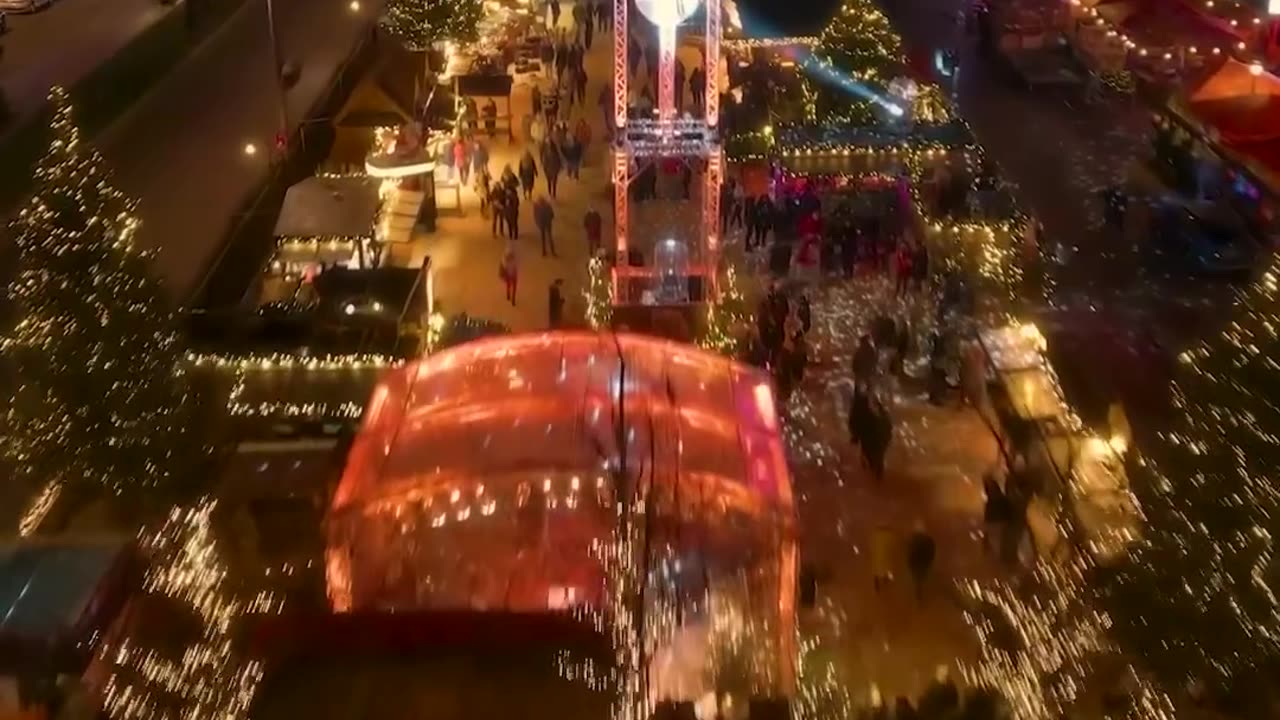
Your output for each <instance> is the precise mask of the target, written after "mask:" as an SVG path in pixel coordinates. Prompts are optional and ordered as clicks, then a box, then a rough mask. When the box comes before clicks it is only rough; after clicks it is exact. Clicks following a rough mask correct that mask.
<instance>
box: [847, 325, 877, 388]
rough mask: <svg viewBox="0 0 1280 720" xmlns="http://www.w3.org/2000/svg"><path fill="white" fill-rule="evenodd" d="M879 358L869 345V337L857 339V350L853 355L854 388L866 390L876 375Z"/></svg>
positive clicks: (872, 346) (873, 348)
mask: <svg viewBox="0 0 1280 720" xmlns="http://www.w3.org/2000/svg"><path fill="white" fill-rule="evenodd" d="M878 360H879V358H878V357H877V354H876V347H875V345H872V344H871V336H870V335H863V336H862V337H861V338H858V349H857V350H856V351H854V353H853V384H854V387H861V388H866V387H867V386H869V385H870V384H871V380H872V379H873V378H874V377H875V375H876V364H877V361H878Z"/></svg>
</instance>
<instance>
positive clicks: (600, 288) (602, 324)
mask: <svg viewBox="0 0 1280 720" xmlns="http://www.w3.org/2000/svg"><path fill="white" fill-rule="evenodd" d="M582 296H583V298H584V299H585V300H586V301H587V309H586V313H585V314H586V320H587V325H589V326H590V327H591V329H592V330H607V329H608V328H609V323H610V322H611V321H612V320H613V277H612V274H611V273H610V272H609V266H608V264H607V263H606V262H605V260H604V258H602V257H600V256H596V257H593V258H591V259H590V260H588V261H587V289H586V290H583V291H582Z"/></svg>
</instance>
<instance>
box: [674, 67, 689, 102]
mask: <svg viewBox="0 0 1280 720" xmlns="http://www.w3.org/2000/svg"><path fill="white" fill-rule="evenodd" d="M674 74H675V78H674V80H675V96H676V112H677V113H683V112H684V83H685V80H686V79H688V76H687V75H685V71H684V63H683V62H680V58H676V67H675V71H674Z"/></svg>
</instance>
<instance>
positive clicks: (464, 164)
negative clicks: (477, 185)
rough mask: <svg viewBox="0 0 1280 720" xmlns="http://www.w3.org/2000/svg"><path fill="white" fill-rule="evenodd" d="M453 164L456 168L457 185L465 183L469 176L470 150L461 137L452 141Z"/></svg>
mask: <svg viewBox="0 0 1280 720" xmlns="http://www.w3.org/2000/svg"><path fill="white" fill-rule="evenodd" d="M453 164H454V166H455V167H457V168H458V185H460V186H461V185H466V184H467V180H468V179H469V178H470V177H471V152H470V149H469V148H468V147H467V141H466V140H464V139H463V138H457V139H455V140H454V141H453Z"/></svg>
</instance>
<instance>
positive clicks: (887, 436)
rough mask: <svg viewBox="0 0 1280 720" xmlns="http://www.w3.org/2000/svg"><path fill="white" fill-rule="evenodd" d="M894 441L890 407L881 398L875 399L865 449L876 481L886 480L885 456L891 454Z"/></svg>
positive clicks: (872, 404)
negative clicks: (890, 450) (890, 449)
mask: <svg viewBox="0 0 1280 720" xmlns="http://www.w3.org/2000/svg"><path fill="white" fill-rule="evenodd" d="M892 442H893V418H892V417H891V416H890V415H889V409H888V408H886V407H885V406H884V403H883V402H881V401H880V400H878V399H876V400H873V401H872V403H871V416H870V418H869V423H868V426H867V437H866V440H865V441H864V442H863V451H864V452H865V454H866V458H867V463H868V464H869V465H871V475H872V476H873V477H874V478H875V479H876V482H882V481H883V480H884V466H885V457H886V456H887V455H888V454H889V445H890V443H892Z"/></svg>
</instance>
